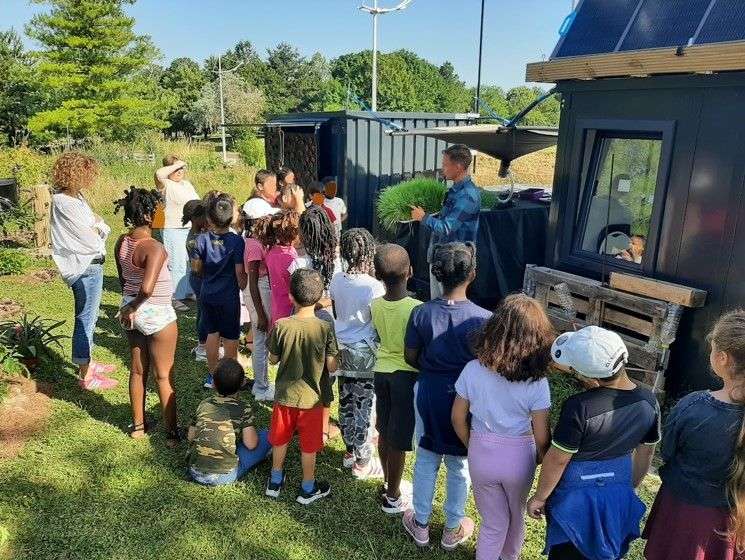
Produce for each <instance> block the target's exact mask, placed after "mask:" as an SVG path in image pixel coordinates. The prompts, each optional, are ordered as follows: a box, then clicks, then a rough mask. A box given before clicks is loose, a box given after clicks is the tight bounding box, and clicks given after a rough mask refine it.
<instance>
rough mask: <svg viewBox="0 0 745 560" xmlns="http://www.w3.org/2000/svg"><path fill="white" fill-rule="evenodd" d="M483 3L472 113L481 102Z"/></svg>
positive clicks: (482, 4) (482, 0) (482, 3)
mask: <svg viewBox="0 0 745 560" xmlns="http://www.w3.org/2000/svg"><path fill="white" fill-rule="evenodd" d="M484 1H485V0H481V27H480V29H479V70H478V76H477V77H476V100H475V101H474V108H473V112H474V113H478V112H479V101H481V53H482V50H483V46H484Z"/></svg>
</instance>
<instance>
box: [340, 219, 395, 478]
mask: <svg viewBox="0 0 745 560" xmlns="http://www.w3.org/2000/svg"><path fill="white" fill-rule="evenodd" d="M341 257H342V259H344V260H345V261H346V263H347V270H346V272H340V273H338V274H335V275H334V277H333V278H332V280H331V285H330V286H329V295H330V296H331V301H332V302H333V307H334V315H335V316H336V320H335V323H334V324H335V328H336V338H337V340H338V341H339V371H338V372H337V375H338V376H339V427H340V428H341V433H342V437H343V438H344V444H345V445H346V448H347V452H346V454H345V455H344V460H343V465H344V467H346V468H351V469H352V475H353V476H354V477H355V478H357V479H360V480H364V479H369V478H383V469H382V468H381V465H380V462H379V461H378V459H377V458H376V457H375V456H374V454H373V443H372V439H373V432H374V427H373V425H372V421H373V412H374V406H375V385H374V383H373V365H374V364H375V350H376V349H377V347H378V341H377V336H376V334H375V328H374V327H373V325H372V316H371V314H370V304H371V303H372V301H373V300H374V299H375V298H377V297H380V296H382V295H383V294H384V293H385V288H384V287H383V284H381V283H380V281H379V280H377V279H376V278H373V277H372V276H371V273H372V272H373V259H374V258H375V240H374V239H373V236H372V235H371V234H370V232H369V231H367V230H366V229H362V228H353V229H350V230H349V231H346V232H344V235H342V238H341Z"/></svg>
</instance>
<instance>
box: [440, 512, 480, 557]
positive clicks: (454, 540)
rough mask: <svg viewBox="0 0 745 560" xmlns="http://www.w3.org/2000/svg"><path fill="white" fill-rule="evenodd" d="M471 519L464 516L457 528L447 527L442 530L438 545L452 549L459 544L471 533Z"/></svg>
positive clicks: (468, 537) (469, 536)
mask: <svg viewBox="0 0 745 560" xmlns="http://www.w3.org/2000/svg"><path fill="white" fill-rule="evenodd" d="M473 525H474V523H473V519H471V518H470V517H464V518H463V520H462V521H461V522H460V526H459V527H458V528H457V529H448V528H447V527H446V528H445V529H444V530H443V531H442V540H441V541H440V545H441V546H442V548H444V549H445V550H454V549H455V547H457V546H458V545H459V544H462V543H464V542H466V541H467V540H468V539H470V538H471V535H473Z"/></svg>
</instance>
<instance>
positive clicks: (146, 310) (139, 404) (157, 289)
mask: <svg viewBox="0 0 745 560" xmlns="http://www.w3.org/2000/svg"><path fill="white" fill-rule="evenodd" d="M162 201H163V198H162V196H161V195H160V193H158V191H156V190H147V189H141V188H137V187H130V188H129V189H128V190H126V191H124V197H123V198H121V199H119V200H117V201H115V202H114V212H118V211H119V210H123V211H124V225H125V226H128V227H129V228H131V229H130V231H129V232H128V233H125V234H124V235H122V236H121V237H120V238H119V239H118V240H117V242H116V245H115V248H114V254H115V256H116V268H117V271H118V273H119V282H120V283H121V285H122V306H121V308H120V310H119V320H120V321H121V323H122V326H123V327H124V329H125V330H126V331H127V338H128V339H129V347H130V349H131V353H132V363H131V366H130V374H129V400H130V404H131V407H132V425H131V431H130V435H131V436H132V437H133V438H143V437H145V435H146V434H145V430H146V427H145V393H146V386H147V376H148V373H149V372H150V370H151V369H152V370H153V371H154V372H155V376H156V380H157V384H158V395H159V396H160V404H161V408H162V409H163V418H164V421H165V426H166V431H167V434H168V436H167V438H168V443H169V445H175V444H176V443H177V442H178V440H179V439H180V437H179V433H178V427H177V425H176V394H175V391H174V385H173V362H174V356H175V354H176V342H177V340H178V326H177V324H176V312H175V311H174V309H173V305H172V304H171V295H172V294H173V282H172V281H171V273H170V271H169V269H168V254H167V253H166V250H165V248H164V247H163V244H162V243H160V242H159V241H156V240H155V239H153V230H152V224H153V217H154V216H155V212H156V210H157V209H158V207H159V206H160V205H161V204H162Z"/></svg>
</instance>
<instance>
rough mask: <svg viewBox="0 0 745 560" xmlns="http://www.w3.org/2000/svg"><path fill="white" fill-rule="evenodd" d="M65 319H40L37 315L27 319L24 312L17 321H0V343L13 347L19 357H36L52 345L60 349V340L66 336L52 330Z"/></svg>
mask: <svg viewBox="0 0 745 560" xmlns="http://www.w3.org/2000/svg"><path fill="white" fill-rule="evenodd" d="M64 323H65V321H52V320H49V319H42V318H41V317H39V316H38V315H37V316H36V317H33V318H32V319H29V317H28V315H26V314H24V315H23V317H21V318H20V319H19V320H18V321H4V322H2V323H0V345H3V346H5V347H6V348H9V349H13V351H14V352H15V353H16V354H17V355H18V356H19V359H22V360H23V359H33V358H38V357H39V354H40V353H41V352H43V351H44V350H46V349H47V348H49V347H50V346H52V345H55V346H57V347H58V348H59V349H60V350H61V349H62V345H61V344H60V340H62V339H64V338H68V337H67V336H65V335H62V334H55V333H54V331H55V330H56V329H57V328H59V327H60V326H62V325H63V324H64Z"/></svg>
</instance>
